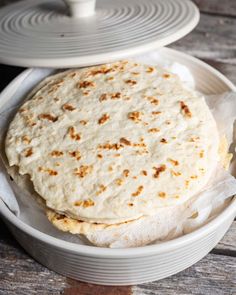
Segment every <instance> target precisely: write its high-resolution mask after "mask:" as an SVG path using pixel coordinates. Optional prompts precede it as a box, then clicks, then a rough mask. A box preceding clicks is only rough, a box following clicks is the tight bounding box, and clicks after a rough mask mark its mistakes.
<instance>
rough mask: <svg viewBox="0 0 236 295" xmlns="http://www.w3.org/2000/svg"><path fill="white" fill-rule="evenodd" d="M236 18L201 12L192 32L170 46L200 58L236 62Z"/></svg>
mask: <svg viewBox="0 0 236 295" xmlns="http://www.w3.org/2000/svg"><path fill="white" fill-rule="evenodd" d="M235 28H236V18H228V17H221V16H215V15H206V14H201V20H200V22H199V24H198V26H197V27H196V28H195V29H194V31H193V32H191V33H190V34H188V35H187V36H185V37H184V38H182V39H181V40H179V41H177V42H175V43H173V44H171V45H170V47H172V48H175V49H178V50H180V51H184V52H187V53H189V54H191V55H194V56H196V57H199V58H201V59H211V60H215V61H220V62H225V63H230V64H236V34H235Z"/></svg>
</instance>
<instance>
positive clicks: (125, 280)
mask: <svg viewBox="0 0 236 295" xmlns="http://www.w3.org/2000/svg"><path fill="white" fill-rule="evenodd" d="M159 52H160V54H161V56H162V57H163V58H165V59H167V60H169V61H171V62H172V61H177V62H179V63H182V64H183V65H186V66H187V67H188V68H189V69H190V70H191V72H192V74H193V76H194V78H195V81H196V86H197V89H198V90H200V91H202V92H204V93H206V94H217V93H222V92H225V91H232V90H234V91H235V90H236V89H235V87H234V85H233V84H232V83H231V82H230V81H229V80H228V79H227V78H226V77H224V76H223V75H222V74H220V73H219V72H218V71H216V70H215V69H213V68H212V67H210V66H208V65H207V64H205V63H203V62H201V61H199V60H197V59H195V58H193V57H190V56H188V55H186V54H183V53H180V52H178V51H175V50H172V49H168V48H163V49H160V50H159ZM31 71H32V70H26V71H25V72H23V73H22V74H21V75H19V76H18V77H17V78H16V79H15V80H13V82H12V83H10V84H9V85H8V87H7V88H6V89H5V90H4V91H3V92H2V94H1V97H0V104H1V105H2V104H3V103H4V101H6V100H7V99H9V98H10V97H12V95H13V93H14V92H15V91H17V87H18V86H19V83H21V81H22V79H23V77H24V76H25V75H28V74H30V72H31ZM0 107H1V106H0ZM0 212H1V214H2V217H3V219H4V220H5V222H6V224H7V225H8V227H9V228H10V230H11V231H12V233H13V235H14V236H15V237H16V239H17V240H18V241H19V243H20V244H21V245H22V246H23V247H24V248H25V250H26V251H27V252H28V253H29V254H30V255H31V256H32V257H34V258H35V259H36V260H37V261H39V262H40V263H42V264H43V265H45V266H47V267H48V268H50V269H52V270H54V271H56V272H58V273H60V274H63V275H65V276H68V277H71V278H74V279H77V280H81V281H86V282H90V283H96V284H104V285H130V284H139V283H144V282H148V281H153V280H158V279H161V278H165V277H167V276H170V275H172V274H175V273H177V272H179V271H181V270H183V269H185V268H187V267H189V266H191V265H192V264H194V263H195V262H197V261H198V260H200V259H201V258H202V257H204V256H205V255H206V254H207V253H208V252H209V251H210V250H211V249H212V248H214V247H215V245H216V244H217V243H218V242H219V240H220V239H221V238H222V237H223V235H224V234H225V232H226V231H227V230H228V228H229V227H230V225H231V223H232V221H233V219H234V217H235V214H236V199H235V198H234V199H233V200H232V201H231V203H230V204H229V205H228V207H227V208H225V209H224V211H223V212H221V213H220V214H219V215H218V216H217V217H216V218H214V219H213V220H212V221H210V222H209V223H208V224H206V225H204V226H203V227H201V228H200V229H198V230H196V231H194V232H192V233H190V234H187V235H185V236H182V237H180V238H177V239H174V240H172V241H168V242H163V243H160V244H156V245H149V246H145V247H139V248H130V249H107V248H97V247H93V246H86V245H78V244H74V243H70V242H66V241H63V240H60V239H57V238H54V237H51V236H49V235H46V234H44V233H42V232H40V231H38V230H36V229H34V228H33V227H31V226H29V225H27V224H25V223H24V222H22V221H21V220H19V219H18V218H17V217H16V216H15V215H14V214H12V213H11V211H10V210H9V209H8V208H7V206H6V205H5V204H4V203H3V202H2V201H0Z"/></svg>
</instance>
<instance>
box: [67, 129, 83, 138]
mask: <svg viewBox="0 0 236 295" xmlns="http://www.w3.org/2000/svg"><path fill="white" fill-rule="evenodd" d="M68 132H69V135H70V138H71V139H73V140H80V139H81V136H80V134H79V133H76V131H75V127H73V126H71V127H69V128H68Z"/></svg>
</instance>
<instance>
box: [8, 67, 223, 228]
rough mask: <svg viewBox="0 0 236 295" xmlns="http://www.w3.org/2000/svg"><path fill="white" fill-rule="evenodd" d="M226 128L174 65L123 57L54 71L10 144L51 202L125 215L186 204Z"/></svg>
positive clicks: (109, 219)
mask: <svg viewBox="0 0 236 295" xmlns="http://www.w3.org/2000/svg"><path fill="white" fill-rule="evenodd" d="M218 146H219V140H218V133H217V128H216V124H215V121H214V119H213V117H212V115H211V112H210V110H209V108H208V106H207V105H206V103H205V100H204V97H202V96H201V95H199V94H198V93H196V92H195V91H193V90H189V89H185V87H184V86H183V85H182V84H181V82H180V80H179V78H178V77H177V76H176V75H173V74H171V73H168V72H167V71H165V70H163V69H161V68H158V67H151V66H147V65H143V64H138V63H135V62H131V61H122V62H117V63H113V64H107V65H102V66H97V67H92V68H85V69H78V70H70V71H66V72H64V73H60V74H58V75H55V76H52V77H49V78H47V80H46V82H45V83H43V84H42V87H41V88H39V89H37V91H35V93H34V95H33V96H32V98H31V99H30V100H28V101H26V102H25V103H24V104H23V105H22V106H21V108H20V109H19V110H18V112H17V114H16V116H15V118H14V119H13V121H12V123H11V124H10V127H9V130H8V133H7V136H6V142H5V150H6V155H7V158H8V160H9V164H10V166H13V165H16V166H18V167H19V173H20V174H22V175H24V174H29V176H30V178H31V181H32V183H33V185H34V189H35V190H36V192H37V193H38V194H39V195H40V196H41V197H42V198H43V199H45V201H46V205H47V206H48V207H49V208H52V209H54V210H56V211H57V212H61V213H65V214H66V215H67V216H71V217H73V218H75V219H80V220H85V221H88V222H102V223H108V224H112V223H118V222H123V221H127V220H133V219H137V218H139V217H141V216H145V215H154V214H155V212H156V209H157V208H160V207H165V206H173V205H177V204H181V203H184V202H185V201H187V200H188V199H189V198H191V197H192V196H193V195H194V194H196V193H197V192H199V191H200V190H201V188H202V187H203V186H204V185H205V184H206V182H207V181H208V179H209V177H210V175H211V173H212V171H213V170H214V168H215V166H216V163H217V160H218V153H217V151H218Z"/></svg>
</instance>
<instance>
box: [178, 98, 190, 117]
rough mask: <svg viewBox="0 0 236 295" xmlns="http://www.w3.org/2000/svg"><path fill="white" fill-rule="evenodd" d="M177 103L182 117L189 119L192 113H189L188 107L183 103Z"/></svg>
mask: <svg viewBox="0 0 236 295" xmlns="http://www.w3.org/2000/svg"><path fill="white" fill-rule="evenodd" d="M179 103H180V108H181V110H182V112H183V113H184V116H185V117H188V118H191V117H192V113H191V112H190V109H189V107H188V106H187V105H186V104H185V103H184V101H180V102H179Z"/></svg>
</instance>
